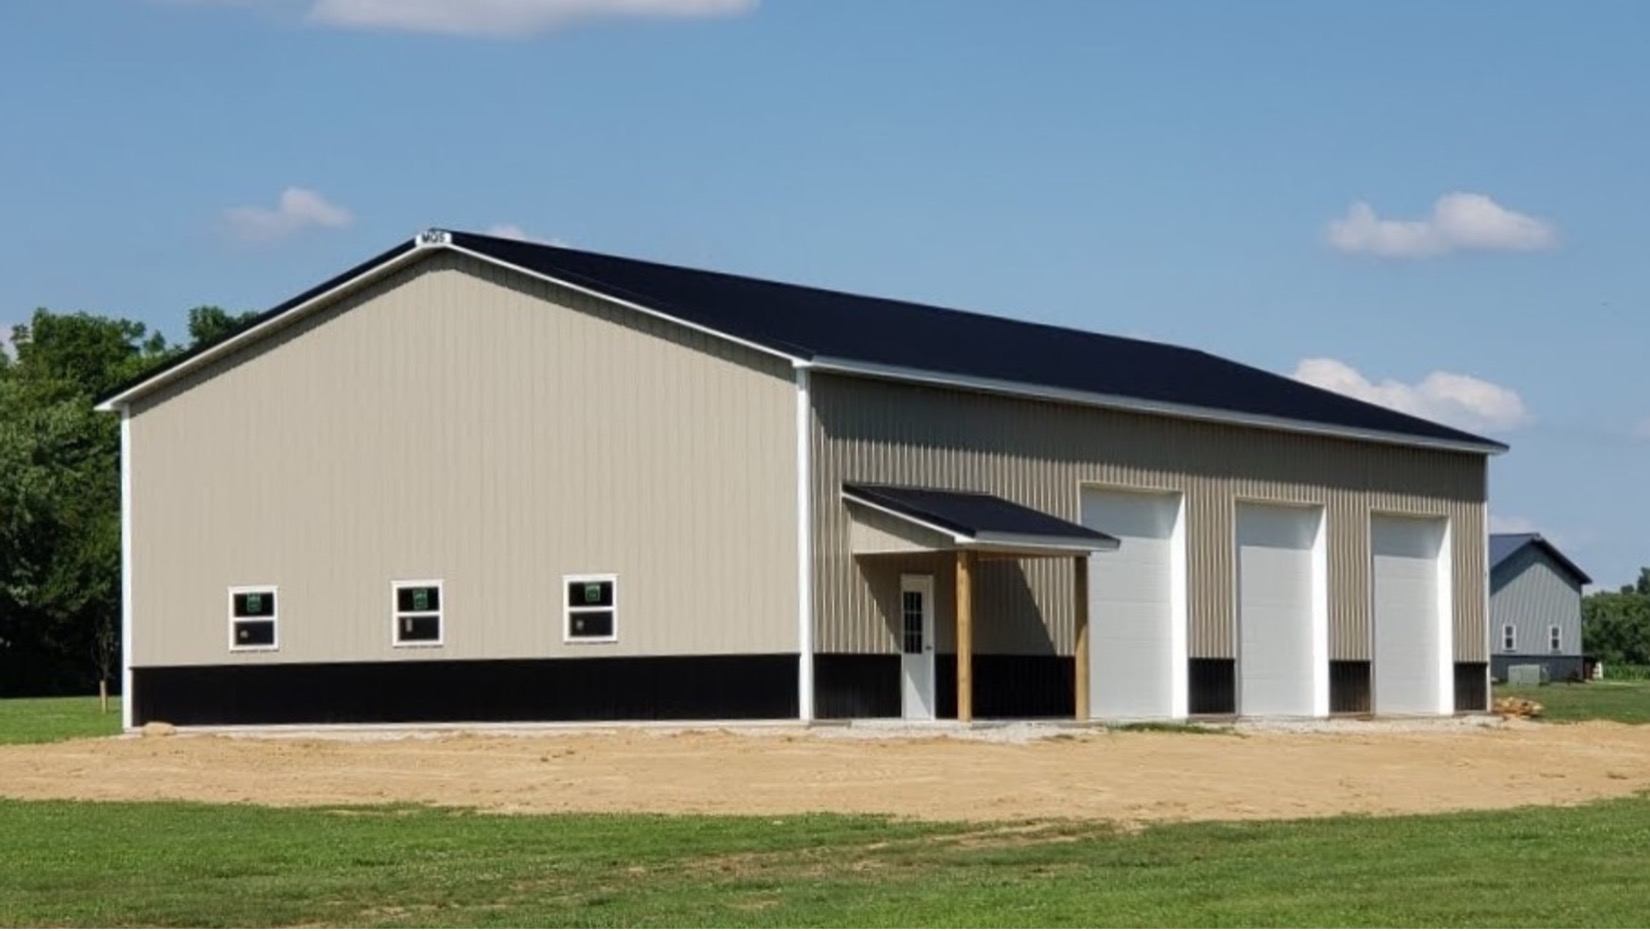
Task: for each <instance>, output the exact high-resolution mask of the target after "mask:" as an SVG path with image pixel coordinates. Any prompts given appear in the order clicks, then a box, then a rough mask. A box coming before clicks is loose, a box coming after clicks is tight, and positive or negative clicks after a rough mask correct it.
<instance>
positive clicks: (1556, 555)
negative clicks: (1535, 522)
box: [1490, 533, 1593, 585]
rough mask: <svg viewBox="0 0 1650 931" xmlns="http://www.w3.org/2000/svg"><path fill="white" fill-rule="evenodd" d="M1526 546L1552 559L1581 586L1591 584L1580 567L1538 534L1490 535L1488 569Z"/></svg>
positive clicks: (1591, 581)
mask: <svg viewBox="0 0 1650 931" xmlns="http://www.w3.org/2000/svg"><path fill="white" fill-rule="evenodd" d="M1526 546H1535V547H1537V548H1538V549H1540V550H1541V551H1542V552H1544V553H1546V554H1547V555H1548V556H1549V557H1551V558H1552V561H1553V562H1555V563H1557V564H1558V567H1559V568H1560V569H1563V570H1564V571H1566V572H1568V573H1570V574H1571V575H1572V576H1575V578H1576V580H1577V581H1578V582H1580V583H1581V584H1583V585H1591V584H1593V580H1592V579H1591V578H1590V577H1588V575H1587V573H1585V572H1582V571H1581V567H1580V566H1578V565H1576V564H1575V563H1573V562H1571V561H1570V558H1569V557H1568V556H1565V555H1564V554H1563V553H1561V552H1559V550H1558V547H1556V546H1554V545H1552V543H1550V542H1548V541H1547V538H1546V537H1543V536H1542V535H1541V534H1539V533H1492V534H1490V568H1491V569H1495V568H1496V567H1497V566H1499V565H1501V564H1502V563H1504V562H1506V561H1507V560H1509V559H1511V558H1512V555H1513V554H1514V553H1516V552H1518V551H1519V550H1521V549H1523V548H1524V547H1526Z"/></svg>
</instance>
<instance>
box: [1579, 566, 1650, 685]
mask: <svg viewBox="0 0 1650 931" xmlns="http://www.w3.org/2000/svg"><path fill="white" fill-rule="evenodd" d="M1581 644H1582V649H1584V650H1586V651H1587V653H1588V654H1589V655H1591V656H1596V657H1598V658H1599V659H1600V660H1602V661H1603V662H1604V669H1605V673H1606V674H1608V673H1609V670H1610V667H1611V666H1612V665H1615V666H1650V568H1644V569H1640V570H1639V577H1638V580H1637V581H1635V582H1633V583H1632V584H1631V585H1623V586H1622V587H1621V588H1620V589H1618V590H1616V591H1613V592H1602V591H1601V592H1593V593H1592V594H1591V595H1588V596H1587V597H1585V598H1583V599H1581Z"/></svg>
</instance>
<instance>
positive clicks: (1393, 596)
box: [1369, 515, 1455, 714]
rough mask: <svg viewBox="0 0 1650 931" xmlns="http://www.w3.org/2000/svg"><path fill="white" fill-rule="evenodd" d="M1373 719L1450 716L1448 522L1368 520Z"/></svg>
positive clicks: (1453, 699) (1452, 701)
mask: <svg viewBox="0 0 1650 931" xmlns="http://www.w3.org/2000/svg"><path fill="white" fill-rule="evenodd" d="M1369 536H1370V548H1371V554H1372V555H1371V561H1372V565H1371V569H1370V578H1371V589H1372V599H1371V600H1372V601H1373V612H1372V614H1373V624H1374V629H1375V669H1374V673H1375V695H1374V706H1375V713H1376V714H1449V713H1450V712H1451V711H1453V710H1454V707H1455V696H1454V694H1453V692H1454V681H1455V680H1454V676H1453V675H1452V672H1453V670H1452V668H1451V656H1452V650H1453V644H1452V642H1451V641H1452V637H1451V635H1450V624H1451V618H1452V616H1453V612H1452V610H1451V605H1450V577H1451V572H1450V560H1449V524H1448V523H1447V522H1446V521H1445V520H1444V519H1443V518H1413V517H1388V516H1384V515H1376V516H1374V517H1372V518H1371V519H1370V526H1369Z"/></svg>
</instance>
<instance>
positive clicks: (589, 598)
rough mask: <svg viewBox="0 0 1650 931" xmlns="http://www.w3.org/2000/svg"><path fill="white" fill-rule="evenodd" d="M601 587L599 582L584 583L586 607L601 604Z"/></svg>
mask: <svg viewBox="0 0 1650 931" xmlns="http://www.w3.org/2000/svg"><path fill="white" fill-rule="evenodd" d="M601 601H602V586H601V583H600V582H586V583H584V603H585V604H587V605H593V604H601Z"/></svg>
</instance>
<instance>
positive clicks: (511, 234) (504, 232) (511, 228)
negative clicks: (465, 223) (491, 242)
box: [482, 223, 567, 247]
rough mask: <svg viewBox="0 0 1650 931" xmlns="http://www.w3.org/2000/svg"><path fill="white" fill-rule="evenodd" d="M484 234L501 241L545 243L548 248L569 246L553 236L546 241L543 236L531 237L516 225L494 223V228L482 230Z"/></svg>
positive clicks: (564, 241)
mask: <svg viewBox="0 0 1650 931" xmlns="http://www.w3.org/2000/svg"><path fill="white" fill-rule="evenodd" d="M482 232H483V233H484V234H485V235H488V236H497V237H498V238H500V239H519V240H521V241H522V242H537V243H543V244H544V245H547V246H564V247H565V246H566V245H567V241H566V240H563V239H557V238H556V237H554V236H552V237H551V238H549V239H545V238H543V237H541V236H534V235H531V234H529V233H528V232H527V231H526V230H524V229H522V228H521V227H519V226H517V225H515V224H514V223H494V224H493V225H492V226H489V227H487V228H486V229H485V230H482Z"/></svg>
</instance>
